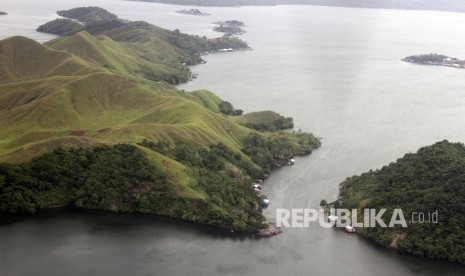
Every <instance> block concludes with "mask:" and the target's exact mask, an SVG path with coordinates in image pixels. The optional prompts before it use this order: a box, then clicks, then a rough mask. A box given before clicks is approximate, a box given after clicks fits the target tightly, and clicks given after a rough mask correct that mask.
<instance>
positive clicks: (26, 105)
mask: <svg viewBox="0 0 465 276" xmlns="http://www.w3.org/2000/svg"><path fill="white" fill-rule="evenodd" d="M149 28H155V27H154V26H149ZM142 29H143V28H142ZM118 34H119V35H123V34H128V33H126V32H118ZM113 35H115V34H113ZM120 39H121V37H120ZM122 40H124V39H122ZM127 40H128V39H126V41H114V40H112V39H110V38H109V37H107V36H104V35H98V36H92V35H90V34H89V33H86V32H80V33H77V34H75V35H74V36H70V37H62V38H59V39H56V40H53V41H50V42H48V43H47V44H46V45H41V44H38V43H37V42H35V41H33V40H30V39H27V38H23V37H12V38H9V39H6V40H3V41H0V162H10V163H20V162H23V161H27V160H30V159H31V158H33V157H36V156H44V155H43V154H44V153H47V152H50V151H52V150H53V149H56V148H62V147H64V148H70V147H74V148H76V147H94V146H96V145H99V144H108V145H115V144H120V143H124V144H132V145H136V144H137V143H139V142H141V141H143V140H145V139H147V140H148V141H151V142H152V143H153V142H157V141H162V142H164V143H167V144H168V145H169V148H170V149H169V150H168V151H167V152H161V151H160V152H157V151H152V150H149V149H147V148H145V147H141V146H137V147H138V148H139V150H141V151H142V152H143V153H145V156H146V157H147V158H148V159H149V160H150V162H151V163H152V164H153V165H154V167H155V168H156V169H158V170H159V171H162V172H163V174H164V176H165V177H166V179H167V181H168V183H170V184H172V185H173V186H170V187H174V191H175V198H176V200H174V201H173V202H167V205H166V206H169V207H167V208H168V209H166V210H165V211H163V212H161V211H160V212H158V213H159V214H161V215H169V216H175V217H179V218H182V219H188V220H192V221H198V222H203V223H209V224H213V225H221V226H222V227H228V228H229V227H231V229H246V228H247V227H248V226H247V225H243V223H244V221H247V223H252V224H254V225H255V224H256V223H257V222H259V221H258V220H260V221H261V218H260V215H259V214H255V213H254V214H249V208H250V206H246V205H244V204H247V203H246V201H244V200H243V199H246V198H249V199H250V197H251V198H252V199H253V200H252V201H254V202H255V200H256V197H255V195H254V194H253V192H252V190H250V191H249V190H248V189H247V188H249V187H250V186H249V184H250V183H247V179H246V178H244V177H245V175H244V172H241V173H240V174H241V175H242V177H243V178H242V180H240V181H239V180H237V179H234V177H231V176H230V174H231V173H237V172H238V171H240V170H239V168H237V167H236V166H235V165H234V164H232V163H230V162H235V163H236V165H237V166H242V167H241V168H243V169H247V170H248V171H249V172H250V173H254V174H255V173H257V172H258V173H259V174H261V173H260V171H261V170H262V169H261V168H260V167H259V165H258V164H259V163H254V162H252V158H251V157H252V155H250V156H247V155H246V154H245V153H244V152H242V150H243V147H244V145H243V143H245V141H246V137H249V135H250V134H251V133H255V131H253V130H252V129H249V128H246V127H244V126H242V125H241V124H240V122H238V121H237V119H236V118H233V117H228V116H225V115H223V114H221V113H220V112H219V107H218V104H219V103H221V102H222V100H221V99H220V98H218V97H217V96H216V95H214V94H213V93H211V92H209V91H196V92H192V93H187V92H185V91H180V90H177V89H175V88H174V87H172V86H170V85H168V84H167V83H166V82H163V81H161V82H157V81H154V80H153V79H151V78H150V77H147V76H146V75H145V74H143V73H141V68H146V69H147V68H148V70H149V71H150V72H152V73H153V74H154V75H160V74H162V73H160V71H157V68H158V67H159V66H161V67H164V66H167V67H169V68H171V69H172V68H173V67H171V65H169V63H165V64H164V63H163V62H159V60H158V59H157V57H156V55H157V54H159V55H160V57H163V58H164V59H174V60H176V59H178V58H179V54H180V52H179V48H178V47H174V46H171V48H170V44H169V43H167V42H166V41H164V40H163V39H161V40H160V41H164V42H163V43H160V44H157V43H155V42H154V41H157V39H150V40H149V41H148V42H136V41H133V40H131V39H129V40H131V41H130V42H128V41H127ZM143 53H145V56H143V55H142V54H143ZM260 135H262V136H270V137H271V136H273V135H274V134H270V133H268V134H265V133H263V134H260ZM279 135H281V136H283V135H285V134H277V136H279ZM291 136H292V135H289V137H288V138H289V139H291V140H290V141H291V142H290V143H287V144H286V146H285V147H286V148H289V147H296V148H298V147H299V141H298V138H297V136H292V137H291ZM292 139H297V140H295V141H294V140H292ZM278 140H279V138H277V137H276V138H275V139H274V141H275V142H276V141H278ZM270 141H271V140H270ZM219 143H222V144H223V145H224V146H226V149H227V150H222V149H220V150H219V152H220V153H221V154H226V155H225V156H229V157H228V158H233V159H230V160H229V161H228V160H226V159H224V158H226V157H219V158H220V160H222V161H218V160H216V159H215V158H218V157H215V158H214V159H208V158H210V157H209V156H207V155H205V154H204V155H203V157H202V156H201V155H199V149H202V148H203V149H209V148H210V146H211V145H217V144H219ZM183 145H184V146H185V145H191V146H190V148H195V149H196V151H197V155H196V156H197V157H202V158H207V159H202V160H203V161H201V164H197V166H200V167H194V166H193V165H192V164H189V163H186V162H190V161H187V160H183V161H182V160H181V161H182V162H183V163H180V162H179V157H178V156H176V155H173V150H174V149H176V150H178V146H179V147H180V148H182V146H183ZM252 148H253V147H252ZM228 150H229V151H230V152H231V153H228ZM262 151H263V149H262ZM210 152H211V151H210ZM294 152H295V153H296V154H300V152H299V151H298V150H297V149H295V150H294ZM268 155H269V154H268ZM52 156H53V154H52ZM237 156H240V158H239V159H241V161H240V162H239V161H238V159H237V158H238V157H237ZM187 157H188V158H189V156H187ZM102 158H103V157H102ZM104 158H108V156H106V157H105V156H104ZM120 158H122V156H120ZM174 159H176V160H178V161H176V160H174ZM223 159H224V160H223ZM34 160H37V159H34ZM205 160H208V161H205ZM215 160H216V161H215ZM107 161H108V160H107ZM107 161H105V162H107ZM119 161H120V162H121V160H119ZM39 162H40V161H39ZM205 162H207V163H208V165H211V167H212V168H209V169H208V170H210V171H208V170H205V168H204V167H205ZM218 162H220V163H224V162H226V163H228V164H227V165H228V168H229V169H228V170H225V171H221V172H217V171H216V169H215V168H216V167H215V168H213V166H217V165H218V164H219V163H218ZM267 164H268V163H267ZM23 165H24V164H23ZM24 166H25V165H24ZM202 166H203V167H202ZM260 166H261V165H260ZM18 168H19V167H18ZM202 169H203V170H202ZM200 172H201V173H200ZM213 172H214V173H213ZM247 177H250V175H249V176H247ZM0 180H1V178H0ZM21 183H22V182H18V183H17V185H19V188H18V189H19V190H18V191H17V192H18V193H20V194H21V193H23V192H24V193H28V192H31V191H32V190H27V189H29V188H27V187H28V186H21V185H22V184H21ZM225 183H226V184H225ZM51 185H52V186H53V185H54V183H51ZM221 185H223V186H221ZM8 187H9V188H11V189H14V186H11V187H10V186H8ZM8 187H7V188H8ZM25 187H26V188H25ZM244 187H247V188H245V189H244ZM24 189H26V190H24ZM8 193H9V194H8V195H9V197H8V196H7V198H8V199H9V200H10V199H11V200H13V201H16V199H18V197H15V196H14V193H12V192H11V191H10V192H8ZM235 197H237V198H241V201H239V202H236V201H235V199H234V198H235ZM41 198H42V197H41ZM43 198H45V199H47V198H49V197H48V196H44V197H43ZM83 200H84V201H83V202H81V203H82V204H78V203H76V204H78V205H79V206H88V207H89V206H91V207H92V206H96V205H92V204H90V203H89V204H87V203H85V202H87V201H86V200H88V199H83ZM166 200H170V199H166ZM63 202H64V201H63ZM247 202H248V201H247ZM49 203H50V202H49ZM49 203H47V204H45V205H42V204H39V205H38V207H39V208H40V206H49ZM52 203H53V202H52ZM152 203H153V202H152ZM191 203H192V204H195V205H196V206H197V207H196V208H188V207H187V206H188V205H189V204H191ZM169 204H173V205H169ZM238 204H239V205H238ZM98 206H100V205H98ZM107 207H108V206H107ZM110 207H111V206H110ZM110 209H111V208H110ZM204 211H205V212H207V213H205V212H204ZM152 212H153V210H152ZM210 212H211V215H212V216H214V217H213V218H210ZM257 219H258V220H257ZM254 227H255V226H254Z"/></svg>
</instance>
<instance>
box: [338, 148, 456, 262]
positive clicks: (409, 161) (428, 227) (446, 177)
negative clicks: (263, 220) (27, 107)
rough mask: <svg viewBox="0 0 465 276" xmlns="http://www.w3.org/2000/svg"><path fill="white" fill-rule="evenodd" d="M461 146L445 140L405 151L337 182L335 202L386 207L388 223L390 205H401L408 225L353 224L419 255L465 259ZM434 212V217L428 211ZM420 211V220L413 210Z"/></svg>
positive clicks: (376, 238) (360, 209)
mask: <svg viewBox="0 0 465 276" xmlns="http://www.w3.org/2000/svg"><path fill="white" fill-rule="evenodd" d="M464 176H465V146H464V145H463V144H459V143H450V142H448V141H442V142H438V143H436V144H434V145H432V146H428V147H424V148H421V149H420V150H418V152H417V153H409V154H406V155H405V156H404V157H402V158H400V159H398V160H397V161H396V162H394V163H391V164H389V165H388V166H385V167H383V168H382V169H380V170H376V171H370V172H367V173H364V174H362V175H360V176H353V177H350V178H348V179H347V180H346V181H344V182H343V183H342V184H341V186H340V198H339V200H338V201H337V202H336V203H337V204H336V205H337V206H339V207H343V208H347V209H353V208H355V209H358V212H359V218H363V209H364V208H375V209H376V210H380V209H381V208H386V209H387V211H386V213H385V215H383V220H384V221H385V222H386V223H389V221H390V219H391V216H392V212H393V210H394V209H395V208H400V209H402V212H403V214H404V216H405V219H406V221H407V227H406V228H402V227H395V228H382V227H380V226H379V225H378V226H377V227H375V228H360V229H357V230H358V232H359V233H361V234H362V235H363V236H365V237H367V238H369V239H370V240H373V241H374V242H376V243H377V244H379V245H381V246H383V247H386V248H392V249H394V250H397V251H399V252H403V253H408V254H413V255H415V256H419V257H427V258H434V259H447V260H450V261H456V262H460V263H461V264H465V242H464V240H463V237H464V235H465V227H464V225H463V218H464V212H465V185H464ZM435 212H437V219H438V220H437V223H434V221H433V220H432V217H429V215H428V214H433V213H435ZM418 213H423V214H424V215H425V217H424V218H425V221H426V222H424V223H421V222H420V223H419V217H418V216H414V215H415V214H418Z"/></svg>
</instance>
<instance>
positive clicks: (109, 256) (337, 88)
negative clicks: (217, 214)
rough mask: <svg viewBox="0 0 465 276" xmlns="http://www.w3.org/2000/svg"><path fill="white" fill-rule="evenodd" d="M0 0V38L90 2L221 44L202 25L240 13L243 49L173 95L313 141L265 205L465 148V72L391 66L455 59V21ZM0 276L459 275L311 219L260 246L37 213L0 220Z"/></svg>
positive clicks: (413, 14)
mask: <svg viewBox="0 0 465 276" xmlns="http://www.w3.org/2000/svg"><path fill="white" fill-rule="evenodd" d="M75 2H76V1H70V0H51V1H50V0H47V1H45V0H39V1H34V2H33V3H34V4H31V1H27V0H14V1H13V0H2V2H1V4H0V10H5V11H7V12H9V13H10V14H9V15H8V16H4V17H0V29H1V30H2V31H1V32H0V39H2V38H5V37H8V36H11V35H25V36H29V37H32V38H34V39H36V40H38V41H41V42H44V41H47V40H49V39H51V38H53V37H54V36H51V35H46V34H40V33H37V32H35V31H34V30H35V28H36V27H37V26H39V25H40V24H42V23H45V22H47V21H49V20H51V19H53V18H55V17H56V16H55V14H54V13H55V11H56V10H59V9H67V8H72V7H77V6H86V5H94V6H95V5H98V6H101V7H103V8H106V9H108V10H109V11H111V12H113V13H115V14H117V15H118V16H120V17H121V18H125V19H130V20H145V21H148V22H150V23H153V24H156V25H159V26H162V27H166V28H169V29H175V28H178V29H180V30H181V31H183V32H187V33H191V34H198V35H206V36H208V37H214V36H218V34H217V33H214V32H212V31H211V29H212V27H213V25H212V24H211V22H214V21H218V20H228V19H238V20H243V21H245V23H246V24H247V28H246V30H247V33H246V34H245V35H243V36H242V38H243V39H244V40H246V41H247V42H248V43H249V44H250V46H251V47H252V48H253V49H254V50H253V51H247V52H233V53H224V54H211V55H209V56H206V57H205V59H206V60H207V61H208V63H207V64H206V65H199V66H194V67H192V70H193V71H194V72H196V73H198V74H199V77H198V79H196V80H195V81H194V82H190V83H188V84H185V85H181V86H180V87H179V88H180V89H185V90H195V89H209V90H212V91H214V92H215V93H217V94H218V95H219V96H221V97H222V98H224V99H225V100H228V101H230V102H232V103H233V104H234V105H235V106H236V107H238V108H242V109H244V110H245V111H257V110H268V109H269V110H275V111H278V112H280V113H282V114H284V115H286V116H292V117H294V121H295V123H296V127H297V128H298V129H302V130H304V131H312V132H314V133H315V134H316V135H317V136H319V137H322V138H323V139H322V142H323V146H322V147H321V148H320V149H319V150H317V151H316V152H315V153H314V154H312V155H311V156H309V157H305V158H298V159H297V163H296V165H295V166H293V167H289V168H285V169H281V170H278V171H276V172H275V173H274V174H273V175H272V176H271V177H270V179H269V180H267V182H266V184H265V185H264V192H265V193H266V194H267V195H268V196H269V198H270V199H271V200H272V204H271V206H270V208H269V209H267V210H266V215H267V216H270V217H273V216H274V211H275V209H276V208H317V207H318V204H319V202H320V200H321V199H323V198H326V199H329V200H333V199H335V197H336V196H337V192H338V184H339V183H340V182H341V181H343V180H344V179H345V178H346V177H348V176H351V175H354V174H359V173H361V172H364V171H367V170H369V169H376V168H379V167H381V166H382V165H385V164H388V163H389V162H392V161H395V160H396V159H397V158H399V157H401V156H403V154H404V153H406V152H413V151H416V150H417V149H418V148H419V147H421V146H426V145H430V144H432V143H434V142H436V141H439V140H443V139H448V140H451V141H465V108H464V105H465V89H464V88H465V70H460V69H452V68H443V67H427V66H416V65H412V64H407V63H403V62H401V61H400V59H401V58H403V57H405V56H408V55H411V54H418V53H429V52H433V53H434V52H437V53H442V54H445V55H449V56H454V57H458V58H465V47H464V45H465V36H464V35H463V30H464V29H465V14H460V13H443V12H425V11H391V10H369V9H348V8H330V7H316V6H277V7H240V8H239V7H234V8H209V7H205V8H202V11H205V12H208V13H211V14H212V16H208V17H197V16H187V15H181V14H177V13H175V12H174V11H176V10H180V9H185V8H187V7H180V6H172V5H160V4H152V3H140V2H125V1H118V0H98V1H88V0H84V1H79V4H76V3H75ZM0 274H1V275H30V274H33V275H83V274H87V275H266V274H268V275H283V274H284V275H286V274H287V275H299V274H302V275H358V276H360V275H361V276H365V275H366V276H371V275H465V269H464V268H463V267H460V266H457V265H455V264H451V263H447V262H436V261H431V260H425V259H418V258H413V257H409V256H404V255H399V254H396V253H393V252H389V251H385V250H383V249H380V248H377V247H375V246H373V245H372V244H371V243H369V242H367V241H366V240H364V239H362V238H359V237H358V236H351V235H347V234H345V233H343V232H340V231H334V230H332V229H329V230H328V229H323V228H321V227H319V226H318V225H317V224H316V225H311V227H310V228H300V229H299V228H294V229H286V230H285V232H284V233H283V234H281V235H278V236H276V237H273V238H271V239H255V238H251V237H231V236H229V235H227V234H224V233H223V232H222V231H220V230H217V229H214V228H210V227H204V226H198V225H193V224H189V223H184V222H179V221H171V220H168V219H163V218H158V217H153V216H142V215H116V214H105V213H81V212H78V213H75V212H64V211H59V212H47V213H44V214H38V215H35V216H30V217H27V218H23V219H19V220H14V221H5V222H3V224H2V225H1V226H0Z"/></svg>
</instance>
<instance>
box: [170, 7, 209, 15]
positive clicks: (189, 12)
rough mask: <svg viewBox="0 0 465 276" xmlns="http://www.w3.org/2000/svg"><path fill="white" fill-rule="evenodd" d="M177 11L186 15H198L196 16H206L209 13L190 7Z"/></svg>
mask: <svg viewBox="0 0 465 276" xmlns="http://www.w3.org/2000/svg"><path fill="white" fill-rule="evenodd" d="M176 12H177V13H182V14H187V15H198V16H208V15H210V14H209V13H205V12H201V11H200V10H199V9H190V10H182V11H176Z"/></svg>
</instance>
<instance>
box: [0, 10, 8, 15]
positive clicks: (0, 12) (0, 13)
mask: <svg viewBox="0 0 465 276" xmlns="http://www.w3.org/2000/svg"><path fill="white" fill-rule="evenodd" d="M7 14H8V13H6V12H3V11H0V15H7Z"/></svg>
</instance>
